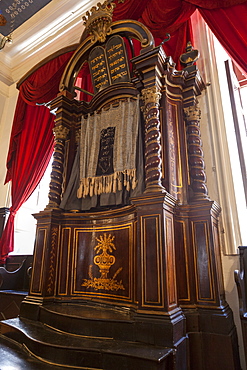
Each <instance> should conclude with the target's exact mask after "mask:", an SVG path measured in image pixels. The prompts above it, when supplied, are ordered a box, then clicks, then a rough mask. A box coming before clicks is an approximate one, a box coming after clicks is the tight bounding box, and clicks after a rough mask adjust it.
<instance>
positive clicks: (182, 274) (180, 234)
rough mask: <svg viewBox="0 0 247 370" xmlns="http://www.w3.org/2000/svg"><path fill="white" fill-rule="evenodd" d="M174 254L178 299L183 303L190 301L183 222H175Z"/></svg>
mask: <svg viewBox="0 0 247 370" xmlns="http://www.w3.org/2000/svg"><path fill="white" fill-rule="evenodd" d="M175 248H176V249H175V253H176V274H177V289H178V298H179V300H180V301H181V300H182V301H183V302H188V301H190V299H191V292H190V282H189V261H188V254H189V251H188V241H187V233H186V223H185V221H176V222H175Z"/></svg>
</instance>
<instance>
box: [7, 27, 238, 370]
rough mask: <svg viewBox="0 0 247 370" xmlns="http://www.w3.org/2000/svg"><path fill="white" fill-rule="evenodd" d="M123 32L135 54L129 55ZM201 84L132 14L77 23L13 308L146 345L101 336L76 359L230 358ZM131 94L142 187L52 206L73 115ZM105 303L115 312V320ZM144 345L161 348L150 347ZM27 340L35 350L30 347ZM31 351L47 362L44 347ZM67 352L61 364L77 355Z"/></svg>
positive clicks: (67, 156) (144, 363)
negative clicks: (43, 198)
mask: <svg viewBox="0 0 247 370" xmlns="http://www.w3.org/2000/svg"><path fill="white" fill-rule="evenodd" d="M108 31H109V30H108ZM101 36H102V35H101ZM133 39H135V40H137V42H138V43H139V46H140V50H141V51H140V53H137V54H135V52H134V48H133V47H132V40H133ZM187 52H188V51H187ZM185 56H186V54H185ZM184 59H185V60H186V58H184ZM188 60H189V58H188ZM85 65H88V66H89V70H90V73H91V76H92V84H93V87H94V92H93V93H91V98H90V99H91V100H90V99H88V100H90V101H89V102H87V101H85V99H84V100H78V94H77V95H76V93H75V91H76V90H77V91H78V86H77V87H75V84H76V81H77V76H78V75H79V73H80V71H81V70H82V67H83V66H85ZM79 89H80V87H79ZM204 89H205V85H204V83H203V81H202V79H201V77H200V73H199V71H198V69H197V67H196V66H195V65H194V64H193V63H189V62H188V63H187V64H186V62H185V68H184V70H182V71H177V70H176V69H175V65H174V63H173V61H172V59H171V57H167V56H166V55H165V53H164V51H163V48H162V45H161V46H154V41H153V37H152V35H151V34H150V32H149V31H148V30H147V28H146V27H144V26H143V25H142V24H140V23H139V22H136V21H129V20H127V21H118V22H113V23H112V24H111V26H110V31H109V32H107V33H106V34H105V35H104V37H99V36H97V33H95V34H94V33H93V31H92V32H91V33H89V35H88V34H87V33H86V34H84V35H83V37H82V38H81V43H80V44H79V46H78V48H77V50H76V51H75V53H74V54H73V56H72V57H71V59H70V61H69V63H68V65H67V67H66V68H65V72H64V74H63V77H62V80H61V83H60V92H59V94H58V95H57V97H56V98H55V99H54V100H53V101H52V102H51V103H50V109H51V111H52V112H54V113H55V114H56V119H55V128H54V135H55V150H54V159H53V166H52V174H51V182H50V192H49V204H48V205H47V207H46V209H45V210H44V211H42V212H40V213H39V214H36V215H35V218H36V219H37V235H36V244H35V252H34V262H33V272H32V280H31V285H30V291H29V294H28V296H27V297H26V298H25V300H24V301H23V303H22V305H21V313H20V319H21V320H24V321H25V320H26V319H28V320H30V322H37V321H38V322H39V324H40V325H41V324H43V323H46V324H47V325H50V326H52V327H55V328H56V329H58V330H60V331H61V332H66V333H67V332H72V333H73V335H75V334H76V335H82V336H87V335H89V336H95V337H98V336H100V337H101V336H104V335H106V336H109V337H110V338H113V339H112V340H115V341H117V340H118V341H119V340H121V341H125V348H129V347H128V346H130V344H129V343H132V344H133V343H134V344H135V346H138V345H145V346H146V347H145V348H146V350H145V351H143V354H142V355H140V356H139V357H138V356H137V355H136V354H134V355H133V354H132V355H130V354H129V353H128V354H123V352H121V356H120V355H119V353H118V356H117V355H116V353H115V354H112V355H111V356H110V355H109V352H110V349H109V350H108V357H107V360H106V359H105V358H106V354H105V352H106V351H105V352H104V350H103V349H102V348H103V347H101V349H100V350H99V352H100V353H101V358H103V359H104V360H102V361H103V362H102V363H100V360H99V363H98V362H97V364H95V363H90V364H89V363H87V362H85V363H83V364H84V365H83V366H84V367H82V368H86V366H88V367H95V368H104V369H115V368H116V366H117V367H118V368H119V369H122V368H123V369H134V368H135V369H138V368H142V369H176V370H181V369H195V370H198V369H210V370H212V369H215V370H216V369H217V370H218V369H219V368H222V369H224V370H226V369H229V370H232V369H240V365H239V356H238V345H237V336H236V330H235V325H234V322H233V317H232V312H231V310H230V308H229V306H228V304H227V303H226V301H225V296H224V287H223V279H222V271H221V259H220V246H219V235H218V233H219V232H218V216H219V213H220V208H219V206H218V205H217V204H216V203H215V202H213V201H211V200H210V199H209V197H208V194H207V185H206V175H205V168H204V160H203V149H202V140H201V136H200V108H199V106H198V101H197V96H198V95H200V94H201V93H202V91H203V90H204ZM82 92H83V94H84V93H85V91H82ZM137 99H138V100H139V104H140V108H139V112H140V114H139V116H140V131H139V134H138V135H140V136H141V140H140V142H141V146H142V148H140V145H139V146H137V150H142V152H143V155H142V163H143V168H142V170H143V171H142V172H143V175H142V176H143V184H144V187H143V190H142V191H141V192H139V193H137V194H135V195H132V194H131V192H129V197H128V199H127V202H125V203H123V204H118V205H116V206H105V207H103V208H102V207H99V206H98V204H97V205H96V207H94V208H93V209H89V210H85V209H83V208H80V207H76V208H75V209H64V208H61V207H60V204H61V201H62V202H63V199H64V194H65V193H66V189H67V187H68V184H69V181H70V177H71V174H72V166H73V163H74V159H75V157H76V152H77V150H79V149H78V147H80V145H79V142H80V140H81V138H80V132H81V126H80V125H81V120H82V117H84V118H87V117H89V116H90V115H91V116H92V115H93V114H96V113H97V114H100V112H102V111H104V110H107V109H112V107H113V106H114V105H115V106H118V105H119V102H121V101H124V102H126V101H130V100H131V101H136V100H137ZM114 145H115V144H114ZM108 149H109V148H108ZM108 149H107V150H108ZM118 149H119V148H118ZM120 149H121V150H123V151H124V150H125V148H124V147H122V148H120ZM80 150H81V148H80ZM78 171H79V169H78ZM125 190H126V189H125ZM126 191H127V190H126ZM127 192H128V191H127ZM88 307H89V308H90V310H91V316H90V317H89V316H88V317H86V318H87V320H88V321H85V317H83V320H84V321H83V325H82V324H80V323H79V322H80V320H79V318H80V317H81V316H82V315H83V312H84V311H85V310H86V308H88ZM75 310H76V312H77V314H75V313H74V312H75ZM79 311H80V314H79V313H78V312H79ZM51 312H52V314H51ZM72 312H73V314H72ZM94 312H97V314H98V313H99V312H102V315H103V317H104V320H105V321H104V322H105V323H104V324H102V322H101V323H99V322H98V325H96V324H95V322H93V321H92V317H93V315H94ZM113 312H114V313H115V314H117V313H118V314H119V315H122V316H121V320H120V321H119V322H118V324H116V321H114V320H113V319H112V316H111V315H112V314H113ZM65 313H66V315H65ZM107 315H109V319H108V318H107ZM67 317H70V321H68V320H67ZM71 317H72V318H71ZM90 320H91V321H90ZM68 322H69V323H68ZM88 322H90V325H89V324H87V323H88ZM89 327H90V330H89ZM92 328H95V329H94V330H95V332H92V331H93V329H92ZM102 328H103V329H102ZM4 330H5V331H6V333H8V329H6V327H5V329H4ZM100 331H104V333H101V334H99V332H100ZM89 332H90V334H89ZM6 335H8V334H6ZM66 335H67V334H66ZM107 340H108V343H110V342H109V341H110V339H109V338H108V339H107ZM28 345H29V344H28V343H26V346H27V347H28ZM104 346H105V344H104ZM104 348H105V347H104ZM109 348H110V345H109ZM150 348H152V350H153V351H155V350H156V349H157V348H158V349H159V350H160V351H161V352H162V351H163V352H162V356H161V357H159V358H158V357H157V358H155V360H154V359H151V357H150V358H148V353H149V352H148V351H149V350H150ZM30 351H31V352H32V353H36V352H35V351H36V349H35V348H34V346H33V347H32V350H31V349H30ZM126 351H127V349H126ZM136 351H137V349H136ZM161 352H159V353H161ZM97 353H98V352H97ZM152 353H154V352H152ZM36 355H37V356H39V357H42V358H49V361H50V362H52V361H53V360H52V358H51V357H49V356H51V354H49V355H48V354H47V353H46V352H45V353H40V352H38V350H37V353H36ZM73 356H74V357H73ZM73 356H71V357H69V358H70V361H71V362H70V364H73V365H76V366H79V365H78V362H76V361H77V360H76V356H75V355H73ZM95 356H96V355H95ZM104 356H105V357H104ZM150 356H151V355H150ZM96 357H97V356H96ZM96 357H94V360H95V358H96ZM137 357H138V358H139V360H138V361H140V362H138V361H137ZM88 358H90V356H89V357H88ZM119 359H121V361H122V362H121V361H120V362H119ZM64 361H65V360H64ZM73 361H74V362H73ZM88 361H89V360H88ZM55 362H56V361H55V360H54V363H55ZM57 362H58V360H57ZM85 364H86V365H85ZM89 365H90V366H89ZM97 366H98V367H97ZM121 366H122V367H121ZM124 366H125V367H124Z"/></svg>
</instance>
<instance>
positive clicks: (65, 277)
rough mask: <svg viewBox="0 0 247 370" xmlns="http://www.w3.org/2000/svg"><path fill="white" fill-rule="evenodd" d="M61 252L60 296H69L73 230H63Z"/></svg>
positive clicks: (68, 228)
mask: <svg viewBox="0 0 247 370" xmlns="http://www.w3.org/2000/svg"><path fill="white" fill-rule="evenodd" d="M60 247H61V250H60V254H59V277H58V294H59V295H67V294H68V293H69V292H68V282H69V274H70V271H69V266H70V264H69V262H70V247H71V228H70V227H67V228H63V229H62V232H61V245H60Z"/></svg>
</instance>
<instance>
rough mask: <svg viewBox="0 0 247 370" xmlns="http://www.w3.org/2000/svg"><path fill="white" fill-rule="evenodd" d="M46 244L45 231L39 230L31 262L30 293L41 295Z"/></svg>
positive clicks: (43, 229) (44, 229)
mask: <svg viewBox="0 0 247 370" xmlns="http://www.w3.org/2000/svg"><path fill="white" fill-rule="evenodd" d="M46 242H47V229H46V228H39V229H38V230H37V235H36V247H35V255H34V262H33V265H34V267H33V271H35V273H33V274H32V280H31V293H33V294H41V290H42V283H43V272H44V251H45V247H44V246H46Z"/></svg>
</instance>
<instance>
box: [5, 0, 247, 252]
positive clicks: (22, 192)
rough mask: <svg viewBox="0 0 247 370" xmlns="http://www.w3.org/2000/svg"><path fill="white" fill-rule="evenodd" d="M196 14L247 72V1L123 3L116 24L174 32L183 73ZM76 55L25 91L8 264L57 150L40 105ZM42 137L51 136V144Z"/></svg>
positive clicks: (17, 126)
mask: <svg viewBox="0 0 247 370" xmlns="http://www.w3.org/2000/svg"><path fill="white" fill-rule="evenodd" d="M196 9H198V10H199V11H200V13H201V14H202V16H203V17H204V19H205V20H206V22H207V23H208V24H209V27H210V28H211V29H212V31H213V32H214V33H215V35H216V37H217V38H218V39H219V41H220V42H221V43H222V44H223V45H224V46H225V48H226V50H227V51H228V52H229V54H230V55H231V57H232V58H233V59H234V60H235V61H236V62H237V63H238V65H239V66H240V67H241V68H242V70H244V71H245V72H246V73H247V64H246V60H247V26H246V19H247V1H246V0H217V1H215V0H186V1H184V0H142V1H136V0H126V1H125V2H124V3H119V4H118V3H117V7H116V9H115V12H114V20H120V19H134V20H139V21H140V22H142V23H144V24H145V25H146V26H147V27H148V28H149V30H150V31H151V32H152V33H153V35H154V37H155V40H156V43H157V44H159V43H160V42H161V41H162V40H163V39H164V38H166V33H170V34H171V39H170V41H169V42H167V43H165V44H164V46H163V47H164V50H165V52H166V54H167V55H169V56H170V55H171V56H172V58H173V60H174V62H175V63H176V64H177V68H178V69H180V64H179V56H180V55H181V54H182V53H183V52H184V51H185V47H186V43H187V42H188V41H192V30H191V22H190V16H191V15H192V14H193V12H194V11H195V10H196ZM70 56H71V52H70V53H66V54H63V55H61V56H59V57H58V58H56V59H54V60H53V61H51V62H49V63H47V64H46V65H44V66H43V67H41V68H40V69H38V70H37V71H36V72H35V73H33V74H32V75H31V76H30V77H29V78H28V79H27V80H25V81H24V82H23V83H22V85H21V86H20V97H19V99H18V103H17V107H16V113H15V118H14V122H13V129H12V134H11V141H10V148H9V154H8V160H7V168H8V172H7V176H6V182H7V181H10V180H12V207H11V213H10V217H9V220H8V223H7V225H6V228H5V231H4V233H3V236H2V238H1V241H0V253H1V256H2V259H3V258H4V257H5V256H6V255H7V254H8V253H9V252H10V251H12V250H13V222H14V215H15V212H16V211H17V210H18V209H19V207H20V205H21V204H22V203H23V202H24V201H25V200H27V198H28V197H29V196H30V195H31V193H32V191H33V190H34V189H35V187H36V186H37V184H38V182H39V180H40V178H41V177H42V174H43V173H44V170H45V167H46V164H47V163H48V160H49V157H50V155H51V151H52V142H53V136H52V126H53V121H52V119H51V116H50V114H49V112H48V110H46V108H44V107H37V106H35V104H36V103H44V102H48V101H49V100H51V99H52V98H54V97H55V95H56V94H57V92H58V85H59V81H60V78H61V75H62V72H63V70H64V67H65V65H66V63H67V61H68V60H69V58H70ZM82 87H83V85H82ZM41 135H45V136H46V139H47V141H46V142H45V141H44V140H45V138H41ZM48 139H49V140H48ZM38 147H40V148H39V149H40V150H38ZM42 148H44V153H43V152H42ZM41 153H43V155H42V154H41ZM31 163H32V165H31ZM1 256H0V258H1Z"/></svg>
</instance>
